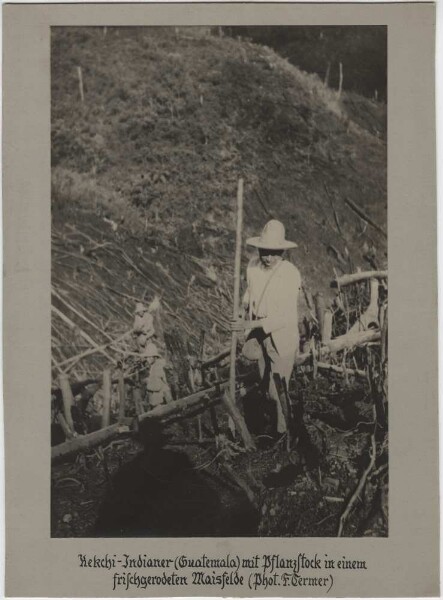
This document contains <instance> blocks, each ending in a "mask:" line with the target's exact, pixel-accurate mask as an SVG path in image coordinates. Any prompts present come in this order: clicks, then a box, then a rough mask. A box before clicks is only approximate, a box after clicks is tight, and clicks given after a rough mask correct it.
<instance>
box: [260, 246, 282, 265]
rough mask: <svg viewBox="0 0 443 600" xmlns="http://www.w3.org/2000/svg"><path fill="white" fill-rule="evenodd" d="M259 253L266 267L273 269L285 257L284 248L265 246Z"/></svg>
mask: <svg viewBox="0 0 443 600" xmlns="http://www.w3.org/2000/svg"><path fill="white" fill-rule="evenodd" d="M258 253H259V256H260V261H261V263H262V265H263V266H264V267H266V269H271V268H272V267H273V266H275V265H276V264H277V263H278V262H279V261H280V260H281V259H282V257H283V250H266V249H264V248H259V250H258Z"/></svg>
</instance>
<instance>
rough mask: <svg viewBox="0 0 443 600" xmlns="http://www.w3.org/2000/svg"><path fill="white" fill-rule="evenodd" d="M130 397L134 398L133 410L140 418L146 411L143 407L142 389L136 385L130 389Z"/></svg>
mask: <svg viewBox="0 0 443 600" xmlns="http://www.w3.org/2000/svg"><path fill="white" fill-rule="evenodd" d="M132 397H133V399H134V405H135V412H136V414H137V415H138V417H139V418H140V416H141V415H142V414H146V413H145V412H144V408H143V400H142V391H141V389H140V388H139V387H138V386H136V387H134V389H133V390H132Z"/></svg>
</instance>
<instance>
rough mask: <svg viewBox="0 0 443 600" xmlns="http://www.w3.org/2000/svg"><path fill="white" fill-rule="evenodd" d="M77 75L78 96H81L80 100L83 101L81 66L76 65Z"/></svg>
mask: <svg viewBox="0 0 443 600" xmlns="http://www.w3.org/2000/svg"><path fill="white" fill-rule="evenodd" d="M77 75H78V87H79V89H80V98H81V101H82V102H84V101H85V95H84V93H83V77H82V68H81V67H77Z"/></svg>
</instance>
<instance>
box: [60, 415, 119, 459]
mask: <svg viewBox="0 0 443 600" xmlns="http://www.w3.org/2000/svg"><path fill="white" fill-rule="evenodd" d="M122 430H123V431H127V427H125V426H122V425H120V423H114V424H113V425H110V426H109V427H106V428H105V429H99V430H98V431H93V432H92V433H87V434H86V435H81V436H78V437H76V438H74V439H73V440H70V441H68V442H63V444H58V446H54V447H53V448H52V449H51V460H52V462H54V461H56V460H61V459H66V458H70V457H72V456H75V455H76V454H78V452H87V451H88V450H91V449H92V448H94V447H95V446H98V445H99V444H103V443H104V442H106V441H108V440H110V439H111V438H113V437H115V436H116V435H118V434H119V433H121V432H122Z"/></svg>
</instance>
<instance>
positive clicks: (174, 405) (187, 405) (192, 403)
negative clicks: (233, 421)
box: [138, 374, 255, 423]
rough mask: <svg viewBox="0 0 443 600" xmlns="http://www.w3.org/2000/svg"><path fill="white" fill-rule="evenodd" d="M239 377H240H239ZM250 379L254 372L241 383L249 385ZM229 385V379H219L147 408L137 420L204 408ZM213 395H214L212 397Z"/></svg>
mask: <svg viewBox="0 0 443 600" xmlns="http://www.w3.org/2000/svg"><path fill="white" fill-rule="evenodd" d="M239 379H240V378H239ZM252 379H255V375H254V374H248V375H246V376H244V377H243V385H245V386H246V385H250V382H251V383H252ZM228 387H229V381H228V380H226V381H221V382H219V383H218V384H217V385H214V386H212V387H210V388H207V389H204V390H200V391H199V392H195V393H194V394H191V395H190V396H186V397H185V398H181V399H180V400H176V401H175V402H171V403H170V404H162V405H160V406H156V407H155V408H153V409H152V410H148V411H147V412H144V413H142V414H140V415H138V422H139V423H141V422H143V421H144V420H145V419H159V420H163V419H165V418H167V417H172V416H174V417H179V416H182V415H183V414H185V413H186V412H188V411H189V410H190V409H191V408H194V409H195V408H197V407H199V406H200V405H201V406H204V408H208V407H209V406H211V405H212V404H214V403H215V402H220V401H221V399H222V395H223V392H224V391H225V390H226V389H227V388H228ZM214 396H215V397H214Z"/></svg>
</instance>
